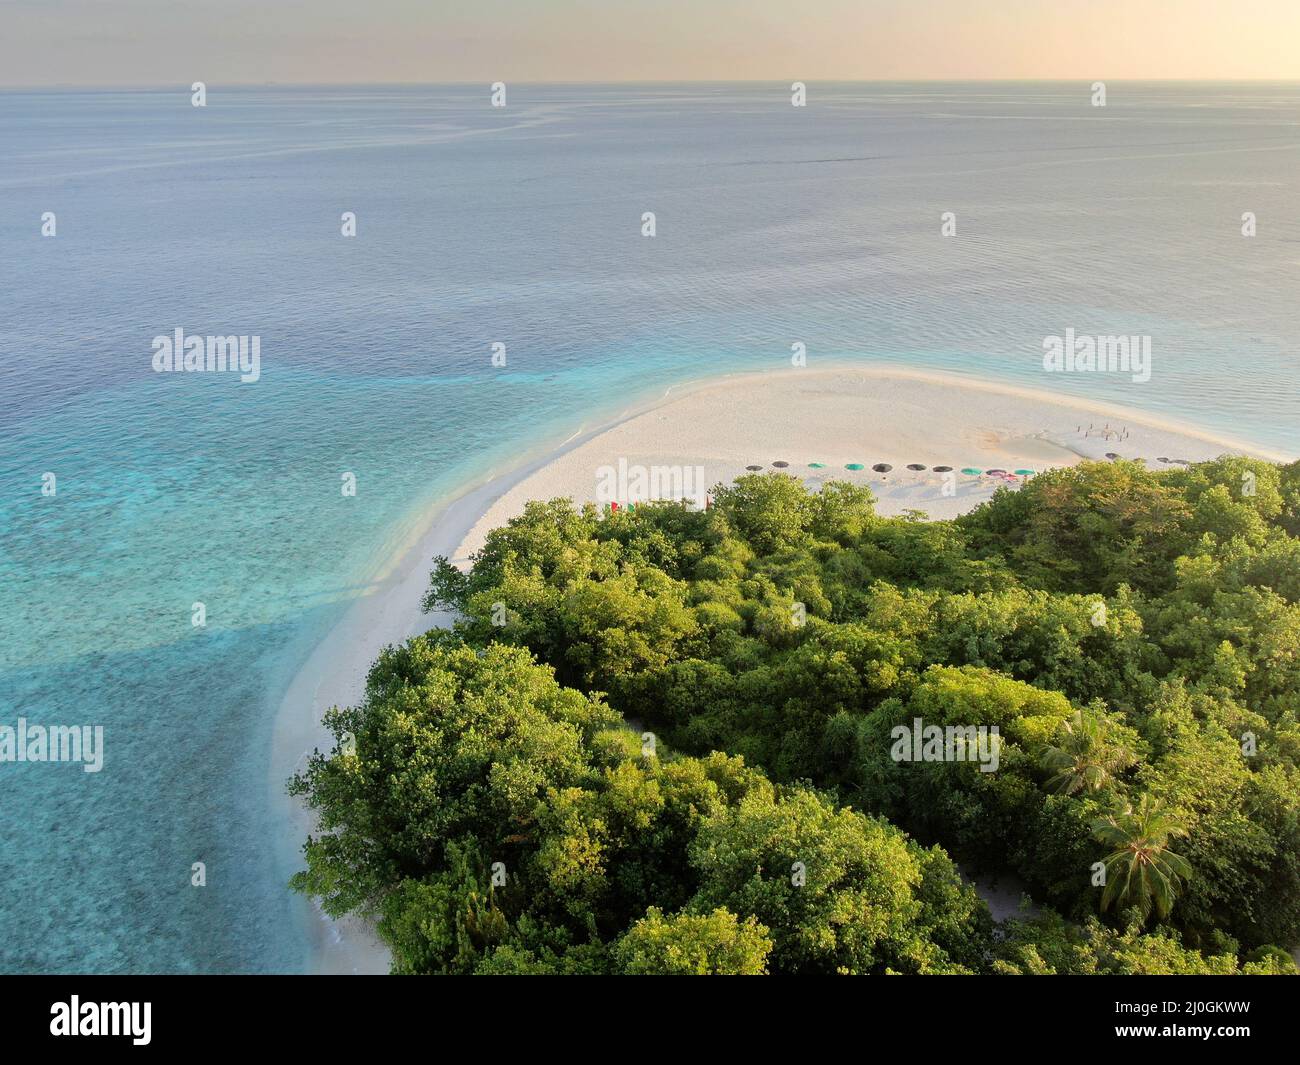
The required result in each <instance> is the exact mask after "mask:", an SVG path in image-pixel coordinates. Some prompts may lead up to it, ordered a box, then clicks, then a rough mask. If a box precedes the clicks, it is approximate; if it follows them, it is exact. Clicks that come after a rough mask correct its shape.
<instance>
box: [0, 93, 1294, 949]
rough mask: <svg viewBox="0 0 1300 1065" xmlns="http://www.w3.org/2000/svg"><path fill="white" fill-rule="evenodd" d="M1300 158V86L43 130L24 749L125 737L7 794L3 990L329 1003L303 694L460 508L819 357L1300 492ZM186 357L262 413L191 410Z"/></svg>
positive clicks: (584, 104)
mask: <svg viewBox="0 0 1300 1065" xmlns="http://www.w3.org/2000/svg"><path fill="white" fill-rule="evenodd" d="M1298 123H1300V86H1297V85H1250V86H1244V85H1177V86H1175V85H1122V84H1118V83H1116V84H1112V85H1111V86H1109V105H1108V106H1107V107H1106V108H1104V109H1098V108H1093V107H1091V106H1090V105H1089V90H1088V86H1086V85H1082V84H1080V85H1076V84H1070V85H1064V84H1050V85H996V84H983V85H966V86H954V85H818V84H816V83H813V84H811V85H810V101H809V105H808V107H806V108H803V109H797V108H793V107H791V106H790V102H789V93H788V87H787V86H786V85H782V84H773V85H744V86H734V85H732V86H728V85H707V86H621V87H598V86H588V85H583V86H568V87H564V86H548V87H538V86H527V85H517V86H511V87H510V91H509V106H508V107H506V108H505V109H493V108H491V107H490V106H489V94H488V90H487V87H486V86H482V87H480V86H474V87H464V86H459V87H411V88H370V89H354V88H348V89H329V88H322V89H281V88H268V89H246V90H225V91H223V90H222V89H221V88H220V87H219V86H209V101H208V106H207V107H206V108H203V109H198V108H193V107H191V106H190V101H189V91H188V88H185V87H178V88H177V89H176V90H175V91H168V92H159V91H149V92H61V93H0V292H3V294H4V308H3V313H0V725H4V724H14V723H15V722H16V719H17V718H18V717H19V716H25V717H26V718H27V719H29V720H30V721H33V722H41V723H61V724H102V725H103V726H104V728H105V737H106V738H105V764H104V769H103V771H102V772H100V773H97V774H86V773H83V772H82V771H81V770H80V768H78V767H77V766H75V765H54V764H40V763H36V764H17V765H15V764H5V763H0V970H4V971H12V970H46V969H56V970H102V971H134V970H148V971H157V970H163V971H187V972H188V971H198V972H211V971H218V972H219V971H232V970H238V971H267V970H272V971H275V970H289V971H292V970H296V969H299V968H301V967H302V965H303V964H304V958H305V938H304V935H303V920H304V909H303V906H302V904H301V903H300V902H298V901H296V900H294V899H293V898H292V897H291V896H290V895H289V893H288V892H287V890H286V889H285V886H284V884H283V878H282V876H281V875H280V874H279V872H278V871H277V869H276V867H275V862H274V860H273V856H272V855H271V854H270V852H269V845H268V840H269V839H270V838H271V837H272V835H273V833H274V828H275V826H274V824H273V823H272V819H273V818H274V816H275V814H274V813H273V808H272V805H271V804H270V802H269V791H268V786H267V779H268V758H269V755H268V745H269V738H270V735H271V728H272V725H273V720H272V719H273V715H274V711H275V709H276V708H277V707H278V704H279V701H280V697H281V694H282V685H283V681H284V678H285V676H286V675H287V672H288V671H289V670H291V668H292V667H293V665H294V664H295V663H296V662H297V660H298V658H299V657H300V656H301V654H302V653H303V651H304V649H305V648H307V647H309V646H310V644H311V640H312V639H313V638H314V635H315V634H318V633H319V632H320V631H322V630H323V628H324V627H325V626H327V625H328V624H330V623H331V621H332V620H334V619H335V618H336V617H337V615H338V613H339V611H340V610H341V608H342V606H343V604H345V603H346V601H347V599H348V598H349V597H350V596H351V595H353V594H355V593H356V591H357V589H358V588H360V587H362V586H363V585H364V584H365V581H366V579H367V578H368V577H369V576H372V575H373V574H374V573H375V572H376V570H377V569H379V568H380V567H382V565H383V564H384V563H385V562H386V561H387V559H388V557H389V556H390V554H391V552H392V550H393V546H394V544H395V543H397V542H399V541H400V540H401V539H402V538H403V536H405V534H407V533H408V532H409V531H410V529H411V527H412V522H414V521H415V520H416V516H417V515H418V514H420V513H421V512H423V511H424V510H425V509H426V508H427V506H428V505H429V504H430V503H431V502H432V501H434V500H436V499H438V498H439V497H441V496H443V495H445V494H446V493H448V492H450V491H453V490H455V489H456V488H457V487H458V486H460V485H462V484H464V483H465V482H466V481H467V480H469V479H471V478H475V477H481V476H482V475H483V474H484V472H485V471H487V470H488V469H490V468H504V467H506V466H508V465H509V462H510V458H511V456H512V455H520V454H522V453H524V452H525V451H527V450H529V449H531V448H534V447H536V446H538V445H539V444H541V443H544V442H546V441H549V440H558V439H562V438H563V437H566V436H568V435H569V434H570V433H572V432H573V431H574V430H576V429H577V428H578V426H579V425H581V424H584V423H585V424H588V425H590V424H592V422H593V421H594V420H596V419H597V418H599V417H600V416H601V415H607V414H611V413H613V412H615V411H617V410H618V409H621V408H622V407H624V406H626V405H627V404H628V402H629V401H630V400H632V399H635V398H638V397H640V396H642V395H643V394H646V393H649V392H651V391H654V390H656V389H660V388H662V387H663V386H664V385H666V384H669V383H672V382H675V381H681V380H685V379H689V378H696V377H702V376H706V375H709V374H712V373H715V372H718V371H722V370H731V369H763V368H777V367H780V366H782V365H786V364H788V360H789V355H790V345H791V343H792V342H795V341H801V342H803V343H804V344H806V345H807V349H808V353H809V361H810V364H812V365H816V363H817V361H818V360H819V359H821V360H826V361H831V360H834V361H836V362H843V361H846V360H850V359H860V360H862V361H887V362H893V363H899V362H902V363H910V364H914V365H918V366H924V367H933V368H940V369H950V370H957V371H959V372H963V373H969V374H972V375H978V376H980V377H983V378H990V379H998V380H1006V381H1009V382H1014V383H1019V384H1025V385H1031V386H1034V387H1038V388H1056V389H1060V390H1062V391H1066V392H1070V393H1073V394H1080V395H1089V396H1093V397H1096V398H1099V399H1105V400H1108V401H1111V402H1118V403H1123V404H1126V405H1129V406H1133V407H1137V408H1142V409H1146V410H1149V411H1152V412H1155V413H1159V414H1162V415H1166V416H1174V417H1180V418H1185V419H1189V420H1192V421H1194V422H1196V423H1197V424H1200V425H1202V426H1205V427H1207V428H1212V429H1219V430H1222V431H1225V432H1230V433H1233V434H1235V435H1240V436H1243V437H1246V438H1248V439H1251V440H1254V441H1257V442H1258V443H1260V444H1264V445H1269V446H1273V447H1277V448H1279V449H1285V450H1294V449H1295V446H1296V445H1295V438H1296V430H1297V428H1300V390H1297V388H1296V386H1295V372H1296V365H1297V351H1296V338H1297V336H1300V301H1298V300H1297V275H1298V268H1300V211H1297V209H1296V203H1297V201H1296V175H1297V159H1298V155H1300V124H1298ZM47 211H52V212H54V213H55V214H56V217H57V236H55V237H53V238H49V237H42V236H41V233H40V228H41V216H42V214H43V213H44V212H47ZM344 211H354V212H356V214H357V218H358V235H357V236H356V237H355V238H344V237H342V236H341V235H340V220H339V216H340V214H341V213H342V212H344ZM644 211H653V212H655V214H656V221H657V236H656V237H655V238H654V239H652V240H651V239H646V238H643V237H642V236H641V233H640V230H641V215H642V212H644ZM944 211H953V212H955V213H956V215H957V225H958V232H957V236H956V237H955V238H951V239H945V238H943V237H941V236H940V231H939V227H940V214H941V213H942V212H944ZM1244 211H1253V212H1255V213H1256V215H1257V218H1258V226H1259V233H1258V236H1256V237H1254V238H1250V239H1247V238H1244V237H1243V236H1242V235H1241V232H1240V228H1241V221H1240V219H1241V214H1242V212H1244ZM176 327H181V328H183V329H185V330H186V331H187V332H190V333H197V334H256V335H258V336H260V337H261V379H260V380H259V381H257V382H256V383H254V384H241V383H240V382H239V381H238V380H237V378H236V377H235V375H230V374H226V375H222V374H155V373H154V372H153V370H152V367H151V358H152V348H151V341H152V339H153V337H154V336H155V335H157V334H170V333H171V332H172V330H173V329H175V328H176ZM1067 327H1072V328H1074V329H1076V330H1077V331H1078V332H1080V333H1094V334H1105V333H1125V334H1131V333H1143V334H1149V335H1151V336H1152V337H1153V346H1154V349H1155V367H1154V374H1153V376H1152V379H1151V381H1150V382H1148V383H1146V384H1144V385H1135V384H1133V383H1132V382H1131V381H1130V380H1129V379H1128V378H1127V377H1112V376H1107V375H1075V376H1069V375H1050V376H1049V375H1045V374H1044V373H1043V372H1042V369H1041V358H1042V347H1041V344H1042V339H1043V337H1044V336H1045V335H1049V334H1060V333H1063V332H1064V330H1065V329H1066V328H1067ZM497 341H500V342H502V343H504V344H506V346H507V358H508V365H507V367H506V368H505V369H500V368H494V367H492V366H491V364H490V361H489V356H490V348H491V345H492V343H493V342H497ZM941 417H942V411H936V418H941ZM344 471H351V472H354V473H355V474H356V476H357V480H358V492H357V495H356V497H355V498H345V497H343V496H342V495H341V494H340V491H339V486H340V475H341V473H342V472H344ZM46 472H52V473H55V474H56V476H57V494H56V495H55V496H52V497H51V496H44V495H42V493H41V485H42V475H43V474H44V473H46ZM194 601H202V602H204V603H206V605H207V609H208V624H207V626H206V628H195V627H193V626H192V625H191V623H190V610H191V604H192V603H193V602H194ZM194 861H204V862H205V863H206V864H207V868H208V887H207V888H205V889H203V890H196V889H193V888H191V887H190V886H189V876H190V867H191V863H192V862H194Z"/></svg>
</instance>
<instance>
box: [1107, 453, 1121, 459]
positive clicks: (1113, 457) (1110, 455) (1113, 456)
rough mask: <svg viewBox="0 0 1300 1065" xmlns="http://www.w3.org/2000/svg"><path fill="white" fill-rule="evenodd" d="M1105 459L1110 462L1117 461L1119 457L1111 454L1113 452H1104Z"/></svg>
mask: <svg viewBox="0 0 1300 1065" xmlns="http://www.w3.org/2000/svg"><path fill="white" fill-rule="evenodd" d="M1106 457H1107V458H1108V459H1111V460H1112V461H1113V460H1115V459H1117V458H1119V456H1118V455H1116V454H1115V452H1113V451H1107V452H1106Z"/></svg>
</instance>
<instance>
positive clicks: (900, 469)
mask: <svg viewBox="0 0 1300 1065" xmlns="http://www.w3.org/2000/svg"><path fill="white" fill-rule="evenodd" d="M1089 426H1092V430H1091V431H1089V428H1088V427H1089ZM1107 430H1108V432H1107ZM1108 452H1109V453H1114V454H1117V455H1120V456H1121V457H1123V458H1130V459H1138V458H1141V459H1144V460H1145V461H1146V462H1147V465H1148V466H1149V467H1151V468H1161V467H1162V466H1163V465H1164V464H1163V463H1161V462H1160V461H1159V460H1160V458H1162V457H1163V458H1166V459H1171V458H1172V459H1183V460H1187V461H1189V462H1198V461H1203V460H1205V459H1210V458H1215V457H1217V456H1218V455H1221V454H1224V453H1226V452H1231V453H1237V454H1252V455H1256V456H1258V457H1261V458H1267V459H1270V460H1272V461H1289V460H1290V458H1291V456H1286V455H1281V454H1277V453H1271V452H1267V451H1264V450H1262V449H1260V448H1256V447H1253V446H1252V445H1249V444H1245V443H1242V442H1240V441H1234V440H1230V439H1226V438H1223V437H1216V436H1214V435H1211V434H1207V433H1202V432H1200V431H1198V430H1197V429H1195V428H1193V427H1189V426H1182V425H1178V424H1176V423H1173V422H1169V421H1165V420H1162V419H1159V418H1155V417H1151V416H1148V415H1144V414H1141V413H1139V412H1136V411H1132V410H1125V409H1123V408H1119V407H1115V406H1112V405H1107V404H1092V403H1087V402H1082V401H1075V400H1073V399H1063V398H1060V397H1056V396H1052V395H1050V394H1046V393H1041V392H1035V391H1032V390H1029V389H1023V388H1016V387H1012V386H1006V387H1003V386H998V385H993V384H987V383H984V382H979V381H970V380H967V379H965V378H962V377H958V376H955V375H947V374H940V373H930V372H920V371H912V370H906V369H895V368H891V367H878V368H876V367H872V368H851V369H850V368H842V369H828V370H811V369H797V370H784V371H775V372H768V373H758V374H745V375H736V376H730V377H725V378H720V379H719V378H715V379H713V380H708V381H704V382H701V383H696V384H691V385H687V386H679V387H675V388H672V389H669V390H668V392H667V393H666V394H665V395H664V397H663V398H661V399H660V400H659V401H658V402H655V403H653V404H650V405H648V406H645V407H643V408H642V409H640V410H637V411H634V412H632V413H629V414H627V415H625V416H624V417H623V418H622V419H621V420H619V421H617V422H615V423H614V424H612V425H610V426H608V427H604V428H600V429H595V430H592V431H591V432H587V433H585V434H584V433H582V432H581V431H579V433H577V434H575V435H574V436H573V437H571V438H570V439H569V440H568V441H566V442H565V443H564V444H563V445H561V446H560V447H559V449H558V450H556V451H554V452H552V453H551V454H549V455H545V456H542V457H540V458H537V459H535V460H533V461H531V462H529V463H528V464H526V465H523V466H522V467H520V468H519V469H516V470H514V471H512V472H510V473H507V474H505V475H503V476H500V477H496V478H494V479H492V480H489V481H488V482H486V483H484V484H480V485H478V486H476V487H473V488H471V489H469V490H467V491H466V492H464V493H463V494H461V495H459V496H457V497H455V498H454V499H452V500H451V502H449V503H447V504H445V505H441V506H440V507H439V508H437V509H436V510H435V511H433V512H432V513H431V514H430V515H429V519H428V527H427V529H426V531H425V532H424V533H423V534H422V535H421V536H419V537H418V538H417V539H416V540H415V542H414V543H413V544H411V545H410V546H409V547H408V548H407V549H405V550H404V551H403V552H402V553H401V554H400V555H399V557H398V559H397V560H396V561H395V563H394V565H392V566H391V567H389V568H388V570H387V571H386V573H385V575H384V576H383V577H382V578H381V579H379V580H377V581H375V582H374V583H373V585H371V590H370V591H369V593H368V594H366V595H364V596H362V597H361V598H359V599H357V600H356V602H354V603H353V604H352V605H351V606H350V607H349V608H348V609H347V611H346V612H345V614H344V616H343V618H342V620H341V621H340V622H339V623H338V624H337V625H336V626H335V627H334V628H333V629H332V630H331V631H330V632H329V633H327V634H326V636H325V638H324V639H323V640H322V641H321V643H320V644H319V645H318V646H317V647H316V649H315V650H314V651H313V653H312V654H311V655H310V656H309V658H308V659H307V660H306V662H305V664H304V665H303V666H302V667H301V669H300V670H299V671H298V673H297V675H296V676H295V677H294V679H293V681H292V683H291V684H290V686H289V688H288V690H287V692H286V694H285V697H284V700H283V702H282V704H281V708H280V711H279V714H278V717H277V720H276V728H275V739H274V745H273V751H272V758H271V761H272V770H271V773H272V777H271V781H270V787H271V789H272V794H273V795H275V796H278V797H282V798H280V799H279V801H280V802H281V803H282V805H283V808H284V810H285V818H284V824H285V834H284V838H283V841H282V844H281V846H282V849H283V850H284V851H285V858H284V860H285V863H286V866H287V867H288V868H290V869H298V868H301V866H302V861H301V855H300V851H299V848H300V847H301V844H302V841H303V840H304V839H305V838H306V836H307V835H308V834H309V832H311V831H312V825H313V821H312V817H311V815H310V812H309V811H307V810H305V809H304V808H303V807H302V806H301V805H300V804H299V803H297V802H296V801H295V800H290V799H288V798H287V797H285V796H284V782H285V780H286V779H287V778H288V777H289V776H290V775H291V774H292V773H293V772H294V771H295V770H296V769H299V768H301V767H302V766H303V765H304V764H305V762H306V759H307V757H308V756H309V754H310V753H311V751H312V750H313V749H315V748H320V749H321V750H328V749H329V748H330V747H331V746H332V741H331V738H330V736H329V734H328V733H327V732H326V731H325V730H324V728H323V727H322V726H321V723H320V722H321V716H322V714H323V713H324V712H325V710H327V709H328V708H329V707H331V706H335V705H340V706H342V705H352V704H355V703H356V702H358V701H359V700H360V698H361V695H362V692H363V690H364V685H365V678H366V674H367V672H368V671H369V668H370V665H371V663H372V662H373V661H374V659H375V658H376V657H377V656H378V654H379V652H380V650H381V649H382V648H383V647H384V646H385V645H387V644H392V643H399V642H401V641H403V640H405V639H407V638H409V637H410V636H412V635H415V634H417V633H420V632H424V631H426V630H427V629H429V628H432V627H435V626H438V625H445V624H448V623H449V621H450V619H449V617H448V616H447V615H445V614H424V613H423V612H422V611H421V609H420V602H421V600H422V598H423V596H424V592H425V590H426V588H427V585H428V575H429V571H430V569H431V568H432V564H431V560H432V559H433V557H434V556H436V555H446V556H448V557H449V558H451V559H453V560H454V561H456V562H458V563H459V564H462V565H467V564H468V560H469V556H470V555H472V554H473V553H474V552H475V551H477V550H478V549H479V548H481V547H482V545H483V541H484V538H485V537H486V535H487V533H488V532H489V531H490V530H491V529H493V528H496V527H497V526H500V525H503V524H505V523H506V522H507V521H509V520H510V519H511V518H512V517H514V516H516V515H517V514H519V513H520V512H521V511H522V510H523V507H524V504H525V503H526V502H527V501H529V500H532V499H553V498H555V497H557V496H568V497H571V498H573V499H574V500H575V501H576V502H578V503H582V502H586V501H592V502H595V501H597V499H598V486H599V485H600V484H601V483H602V474H601V471H602V468H604V469H605V470H606V471H607V470H608V468H610V467H614V468H617V467H619V466H620V465H622V466H625V467H626V468H628V469H631V468H641V469H652V468H655V467H659V468H663V467H675V468H684V467H690V468H692V469H695V468H699V467H702V468H703V482H702V483H703V484H704V485H713V484H716V483H718V482H729V481H731V480H732V479H734V478H735V477H737V476H739V475H741V474H743V473H745V472H746V467H748V466H754V465H757V466H761V467H762V468H764V469H767V470H770V469H773V468H774V467H773V465H772V463H774V462H786V463H788V464H789V465H788V467H785V468H784V471H783V472H786V473H789V474H792V475H794V476H796V477H799V478H800V479H801V480H803V481H804V482H805V483H807V484H809V485H810V486H816V485H818V484H822V483H825V482H826V481H831V480H847V481H850V482H853V483H858V484H865V485H869V486H870V487H871V488H872V490H873V491H874V492H875V493H876V495H877V500H878V501H877V510H878V511H879V512H880V513H882V514H901V513H903V512H904V511H906V510H909V509H915V510H919V511H922V512H924V513H925V514H927V515H928V516H929V517H931V518H948V517H954V516H956V515H957V514H960V513H963V512H965V511H967V510H970V509H971V508H973V507H975V506H977V505H978V504H980V503H981V502H983V501H984V500H986V499H988V498H990V497H991V496H992V494H993V492H994V491H995V490H996V488H997V487H998V486H1000V485H1001V484H1003V483H1005V482H1004V481H1003V480H1002V479H1000V478H996V477H988V476H980V477H976V476H969V475H963V474H961V472H960V471H961V470H962V469H964V468H970V469H976V468H978V469H980V470H986V469H994V468H998V469H1005V470H1009V471H1014V470H1016V469H1031V470H1036V471H1041V470H1044V469H1048V468H1051V467H1057V466H1070V465H1074V464H1076V463H1078V462H1080V461H1083V460H1084V459H1090V458H1091V459H1104V458H1105V456H1106V454H1107V453H1108ZM812 463H821V464H822V465H821V466H820V467H814V466H812V465H811V464H812ZM876 463H888V464H889V465H891V466H892V467H893V469H892V470H890V471H889V472H888V473H884V474H882V473H880V472H876V471H873V470H872V469H871V466H872V465H874V464H876ZM909 463H918V464H922V465H924V466H925V467H926V469H925V470H923V471H912V470H908V469H907V468H906V467H907V465H908V464H909ZM850 464H854V465H860V466H862V467H863V468H862V469H858V470H851V469H847V468H846V467H848V466H849V465H850ZM936 465H941V466H951V467H953V470H954V471H955V472H956V483H955V485H953V484H952V483H951V478H949V479H948V481H947V486H948V488H949V493H950V494H945V477H944V476H943V475H941V474H936V473H934V472H933V471H932V469H931V467H933V466H936ZM954 488H955V491H954V490H953V489H954ZM311 925H312V933H311V940H312V941H311V955H312V959H311V962H310V965H309V971H312V972H318V973H368V972H369V973H373V972H386V971H387V969H388V952H387V950H386V948H385V947H384V946H383V944H382V943H380V942H379V941H378V939H377V938H376V937H375V936H374V934H373V932H372V931H371V930H370V929H369V928H368V927H367V926H366V925H365V924H364V923H362V922H359V921H341V922H336V921H331V920H329V919H328V918H326V917H325V916H324V915H322V914H320V912H319V911H318V910H316V911H315V914H314V919H313V920H312V922H311Z"/></svg>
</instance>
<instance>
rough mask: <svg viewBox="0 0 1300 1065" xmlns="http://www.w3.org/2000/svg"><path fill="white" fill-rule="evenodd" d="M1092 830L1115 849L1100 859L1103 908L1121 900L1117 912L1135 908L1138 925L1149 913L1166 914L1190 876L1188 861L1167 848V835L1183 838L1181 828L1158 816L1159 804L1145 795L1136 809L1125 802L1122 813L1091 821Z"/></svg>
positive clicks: (1167, 914) (1172, 820) (1159, 811)
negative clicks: (1102, 864) (1103, 877)
mask: <svg viewBox="0 0 1300 1065" xmlns="http://www.w3.org/2000/svg"><path fill="white" fill-rule="evenodd" d="M1092 831H1093V835H1095V836H1096V837H1097V838H1098V839H1099V840H1101V841H1102V842H1103V843H1107V844H1110V845H1111V846H1113V847H1115V850H1114V851H1113V852H1112V853H1110V854H1108V855H1107V856H1106V858H1105V859H1104V861H1105V865H1106V890H1105V891H1104V892H1102V896H1101V908H1102V910H1106V909H1108V908H1109V907H1110V904H1111V903H1112V902H1114V901H1116V900H1119V902H1120V908H1121V909H1126V908H1128V907H1129V906H1133V907H1136V908H1137V911H1138V916H1139V920H1140V921H1141V922H1142V923H1146V919H1147V918H1148V917H1149V916H1150V915H1151V911H1152V910H1153V909H1154V910H1155V913H1156V916H1157V917H1167V916H1169V911H1170V910H1171V909H1173V905H1174V899H1175V898H1176V897H1177V895H1178V891H1179V889H1180V887H1181V881H1184V880H1186V879H1188V878H1189V877H1190V876H1191V875H1192V867H1191V865H1189V864H1188V862H1187V859H1186V858H1183V857H1181V856H1180V855H1177V854H1175V853H1174V852H1173V851H1171V850H1169V849H1168V847H1169V840H1170V838H1171V837H1174V836H1185V835H1187V829H1186V828H1185V827H1184V826H1183V824H1182V823H1181V822H1180V821H1178V820H1177V818H1174V817H1170V816H1169V815H1167V814H1164V813H1162V812H1161V810H1160V802H1159V800H1156V799H1153V798H1151V796H1150V795H1143V796H1142V798H1141V800H1140V801H1139V802H1138V805H1137V809H1134V808H1133V806H1132V805H1131V804H1129V803H1126V804H1125V805H1124V808H1123V810H1120V811H1117V812H1115V813H1112V814H1109V815H1108V816H1106V817H1099V818H1097V819H1096V820H1095V821H1093V823H1092Z"/></svg>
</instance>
